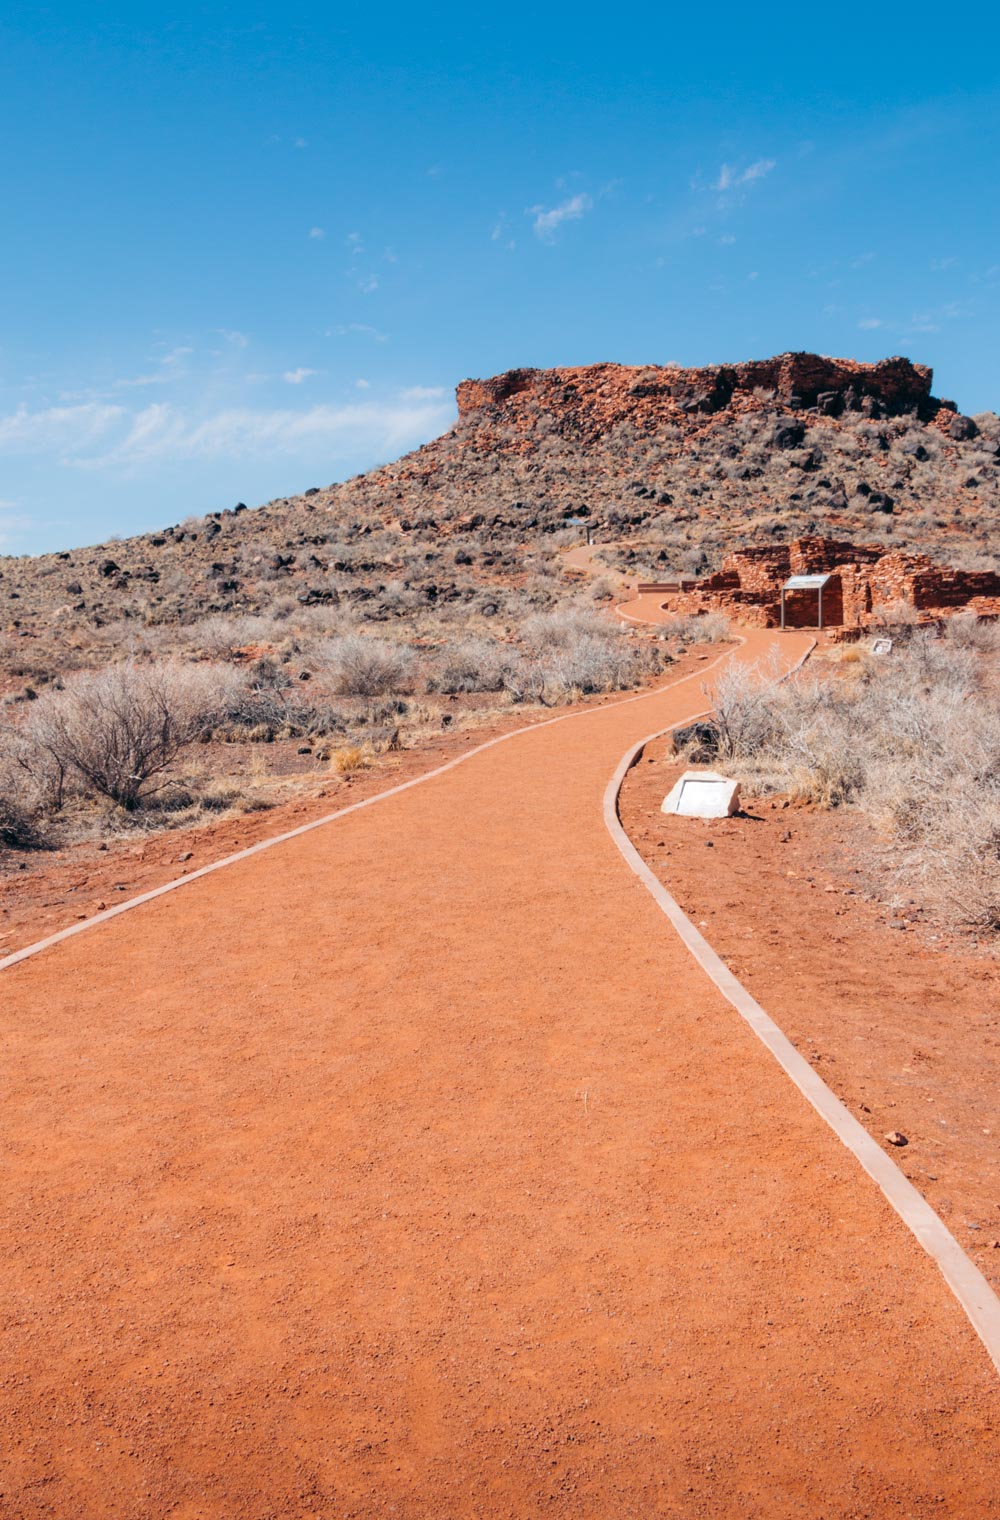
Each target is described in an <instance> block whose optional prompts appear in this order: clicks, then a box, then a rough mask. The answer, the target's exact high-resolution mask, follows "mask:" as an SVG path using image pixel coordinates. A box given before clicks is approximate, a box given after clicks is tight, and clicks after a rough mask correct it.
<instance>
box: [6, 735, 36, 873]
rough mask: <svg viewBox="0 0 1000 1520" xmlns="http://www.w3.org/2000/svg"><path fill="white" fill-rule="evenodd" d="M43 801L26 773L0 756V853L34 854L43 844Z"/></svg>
mask: <svg viewBox="0 0 1000 1520" xmlns="http://www.w3.org/2000/svg"><path fill="white" fill-rule="evenodd" d="M41 804H42V797H41V795H40V793H39V790H38V788H37V787H36V786H34V785H33V784H32V782H31V779H30V777H29V776H28V775H27V773H26V772H25V771H24V770H22V769H21V768H20V767H19V766H17V765H15V764H13V763H12V762H11V756H10V751H9V748H8V750H7V753H6V754H4V755H0V849H5V850H34V849H38V848H39V847H40V846H41V845H42V844H44V842H45V833H44V828H43V825H42V805H41Z"/></svg>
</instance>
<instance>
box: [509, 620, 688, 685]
mask: <svg viewBox="0 0 1000 1520" xmlns="http://www.w3.org/2000/svg"><path fill="white" fill-rule="evenodd" d="M523 639H524V644H525V646H526V658H525V664H526V665H527V666H528V667H529V669H531V670H532V673H533V674H534V676H535V678H536V679H540V680H541V682H542V685H543V688H544V690H545V691H546V693H547V694H548V695H549V696H550V697H551V698H552V699H562V698H564V697H566V696H568V695H569V694H570V693H572V692H574V691H578V692H581V693H583V694H585V695H586V694H589V693H592V692H600V691H623V690H625V689H626V688H628V687H631V686H636V685H638V684H639V682H641V681H642V680H643V679H644V678H645V677H646V676H647V675H650V674H651V673H653V672H654V671H656V670H659V669H660V668H661V667H662V665H663V664H664V663H665V660H666V653H665V651H664V650H663V649H662V648H661V647H660V646H659V644H654V643H645V642H642V643H638V642H635V641H634V640H632V639H630V638H629V637H628V635H627V634H626V633H625V632H624V631H623V629H622V628H621V626H620V625H619V624H617V623H613V622H611V621H610V620H605V619H602V618H599V617H596V616H595V615H594V614H593V613H592V612H584V611H577V610H575V609H571V610H568V611H563V612H550V613H544V614H536V615H535V616H533V617H530V618H528V619H527V621H526V622H525V624H524V629H523ZM523 674H524V673H523V672H521V679H523Z"/></svg>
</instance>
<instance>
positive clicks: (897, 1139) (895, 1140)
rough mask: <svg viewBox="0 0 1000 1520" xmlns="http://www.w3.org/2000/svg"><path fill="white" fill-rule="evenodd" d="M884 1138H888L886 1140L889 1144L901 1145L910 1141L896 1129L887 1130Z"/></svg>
mask: <svg viewBox="0 0 1000 1520" xmlns="http://www.w3.org/2000/svg"><path fill="white" fill-rule="evenodd" d="M885 1138H886V1139H887V1140H888V1142H889V1144H890V1145H900V1146H901V1145H909V1143H910V1142H909V1140H907V1138H906V1136H905V1135H903V1134H900V1132H899V1130H898V1129H891V1130H890V1131H889V1133H888V1134H887V1135H886V1137H885Z"/></svg>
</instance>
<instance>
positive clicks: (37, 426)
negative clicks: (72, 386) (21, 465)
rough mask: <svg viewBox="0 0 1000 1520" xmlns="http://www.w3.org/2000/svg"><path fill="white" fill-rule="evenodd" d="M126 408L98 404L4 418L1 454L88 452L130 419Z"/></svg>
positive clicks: (20, 410)
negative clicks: (87, 449)
mask: <svg viewBox="0 0 1000 1520" xmlns="http://www.w3.org/2000/svg"><path fill="white" fill-rule="evenodd" d="M128 415H129V414H128V412H127V411H126V409H125V408H124V407H121V406H111V405H104V404H102V403H100V402H97V401H90V402H85V403H84V404H83V405H81V406H49V407H42V408H40V409H39V410H37V411H29V409H28V408H27V407H25V406H20V407H18V409H17V411H16V412H11V413H9V414H8V415H7V416H6V417H0V454H54V455H56V456H57V457H58V456H60V455H61V454H63V453H64V452H66V451H67V450H76V449H80V448H87V447H89V446H90V445H92V444H94V443H99V442H100V441H101V440H102V439H104V438H106V437H107V436H108V435H109V434H110V433H111V432H112V431H113V430H114V429H115V428H116V427H118V426H120V424H121V423H122V421H123V419H124V418H126V417H127V416H128Z"/></svg>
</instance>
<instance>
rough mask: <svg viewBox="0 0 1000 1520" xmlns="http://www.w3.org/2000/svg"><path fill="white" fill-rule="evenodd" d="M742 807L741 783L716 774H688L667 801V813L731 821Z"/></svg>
mask: <svg viewBox="0 0 1000 1520" xmlns="http://www.w3.org/2000/svg"><path fill="white" fill-rule="evenodd" d="M739 805H740V784H739V782H738V781H730V780H729V778H728V776H720V775H718V774H717V772H716V771H685V772H684V774H683V776H681V777H680V779H679V780H678V781H677V782H675V784H674V786H673V788H672V789H671V791H670V792H669V793H668V795H667V796H666V797H664V799H663V806H662V808H661V809H660V811H661V812H663V813H676V814H677V815H678V816H679V817H681V818H728V817H729V816H730V814H731V813H735V812H736V811H737V809H738V808H739Z"/></svg>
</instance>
